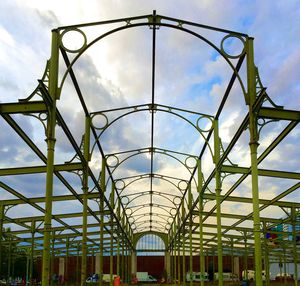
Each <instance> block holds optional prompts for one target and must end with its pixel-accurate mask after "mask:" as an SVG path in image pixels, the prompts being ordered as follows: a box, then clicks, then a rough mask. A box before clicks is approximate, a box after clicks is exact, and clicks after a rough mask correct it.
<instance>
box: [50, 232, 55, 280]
mask: <svg viewBox="0 0 300 286" xmlns="http://www.w3.org/2000/svg"><path fill="white" fill-rule="evenodd" d="M54 261H55V231H52V248H51V263H50V264H51V267H50V279H51V281H50V285H53V284H54V283H53V282H54V281H53V277H54V276H53V274H54Z"/></svg>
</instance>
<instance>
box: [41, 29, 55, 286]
mask: <svg viewBox="0 0 300 286" xmlns="http://www.w3.org/2000/svg"><path fill="white" fill-rule="evenodd" d="M58 49H59V33H58V31H57V30H53V31H52V46H51V58H50V68H49V93H50V96H51V98H52V105H51V106H48V120H47V138H46V142H47V171H46V194H45V220H44V241H43V263H42V286H49V282H50V237H51V219H52V194H53V171H54V149H55V125H56V99H57V97H58V94H57V92H58V88H57V83H58V58H59V56H58Z"/></svg>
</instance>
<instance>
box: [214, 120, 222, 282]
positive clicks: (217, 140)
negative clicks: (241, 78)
mask: <svg viewBox="0 0 300 286" xmlns="http://www.w3.org/2000/svg"><path fill="white" fill-rule="evenodd" d="M219 161H220V138H219V123H218V120H217V119H215V120H214V163H215V168H216V172H215V181H216V208H217V241H218V281H219V286H222V285H223V249H222V226H221V199H220V195H221V172H220V167H219V166H218V165H219Z"/></svg>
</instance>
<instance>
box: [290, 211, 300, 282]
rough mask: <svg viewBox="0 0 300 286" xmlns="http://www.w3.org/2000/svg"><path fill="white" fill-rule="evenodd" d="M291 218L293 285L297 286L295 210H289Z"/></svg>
mask: <svg viewBox="0 0 300 286" xmlns="http://www.w3.org/2000/svg"><path fill="white" fill-rule="evenodd" d="M291 217H292V233H293V258H294V283H295V284H294V285H295V286H298V263H297V261H298V255H297V238H296V223H297V214H296V210H295V208H294V207H293V208H291ZM298 235H299V234H298Z"/></svg>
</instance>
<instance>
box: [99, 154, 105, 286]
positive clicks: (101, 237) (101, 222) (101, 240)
mask: <svg viewBox="0 0 300 286" xmlns="http://www.w3.org/2000/svg"><path fill="white" fill-rule="evenodd" d="M105 173H106V160H105V158H104V157H103V158H102V168H101V180H100V187H101V192H102V193H101V194H100V204H99V207H100V247H99V250H100V255H99V285H100V286H103V249H104V248H103V243H104V240H103V238H104V193H105V189H106V184H105V177H106V176H105Z"/></svg>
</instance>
